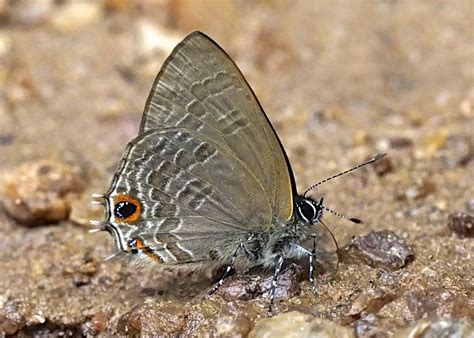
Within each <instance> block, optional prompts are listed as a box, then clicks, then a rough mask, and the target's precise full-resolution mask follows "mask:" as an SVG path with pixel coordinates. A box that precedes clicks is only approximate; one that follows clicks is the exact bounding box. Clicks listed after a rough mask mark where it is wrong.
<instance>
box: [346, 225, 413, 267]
mask: <svg viewBox="0 0 474 338" xmlns="http://www.w3.org/2000/svg"><path fill="white" fill-rule="evenodd" d="M341 259H343V260H344V261H346V262H349V263H359V262H363V263H364V264H367V265H370V266H372V267H381V268H385V269H389V270H398V269H400V268H402V267H404V266H406V265H407V264H408V263H409V262H411V261H412V260H413V250H412V249H411V248H410V246H409V245H408V244H407V243H406V241H405V240H404V239H403V238H400V237H398V236H397V235H396V234H395V233H394V232H393V231H390V230H382V231H377V232H371V233H369V234H367V235H365V236H356V237H353V238H352V240H351V242H350V243H349V244H348V245H347V246H345V247H344V248H342V249H341Z"/></svg>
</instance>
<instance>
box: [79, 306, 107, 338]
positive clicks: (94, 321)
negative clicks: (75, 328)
mask: <svg viewBox="0 0 474 338" xmlns="http://www.w3.org/2000/svg"><path fill="white" fill-rule="evenodd" d="M107 326H108V317H107V314H106V313H105V312H102V311H99V312H97V313H95V314H94V316H92V318H91V319H90V320H89V321H88V322H86V323H84V324H83V325H82V334H83V335H84V336H96V335H98V334H99V333H101V332H104V331H105V330H106V329H107Z"/></svg>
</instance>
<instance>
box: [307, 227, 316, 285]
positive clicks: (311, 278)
mask: <svg viewBox="0 0 474 338" xmlns="http://www.w3.org/2000/svg"><path fill="white" fill-rule="evenodd" d="M311 236H312V237H313V249H312V250H311V254H310V255H309V273H308V280H309V282H310V283H311V287H312V288H313V292H314V290H315V288H316V287H315V283H314V269H315V267H316V235H314V234H313V235H311Z"/></svg>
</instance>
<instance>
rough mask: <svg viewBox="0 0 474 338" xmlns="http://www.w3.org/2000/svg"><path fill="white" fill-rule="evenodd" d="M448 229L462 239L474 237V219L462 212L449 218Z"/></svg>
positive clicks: (455, 213)
mask: <svg viewBox="0 0 474 338" xmlns="http://www.w3.org/2000/svg"><path fill="white" fill-rule="evenodd" d="M448 227H449V229H450V230H451V231H452V232H454V233H455V234H456V235H458V236H460V237H474V217H473V216H471V215H468V214H465V213H462V212H454V213H452V214H450V215H449V216H448Z"/></svg>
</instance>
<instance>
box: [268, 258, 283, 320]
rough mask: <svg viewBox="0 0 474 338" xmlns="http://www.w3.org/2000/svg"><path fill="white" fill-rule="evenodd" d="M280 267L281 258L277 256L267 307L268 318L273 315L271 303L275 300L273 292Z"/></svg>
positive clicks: (281, 264) (281, 263)
mask: <svg viewBox="0 0 474 338" xmlns="http://www.w3.org/2000/svg"><path fill="white" fill-rule="evenodd" d="M282 266H283V256H279V257H278V262H277V264H276V267H275V271H274V272H273V279H272V286H271V288H270V305H269V306H268V314H269V315H270V316H272V315H273V302H274V299H275V291H276V287H277V281H278V276H279V275H280V273H281V267H282Z"/></svg>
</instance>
